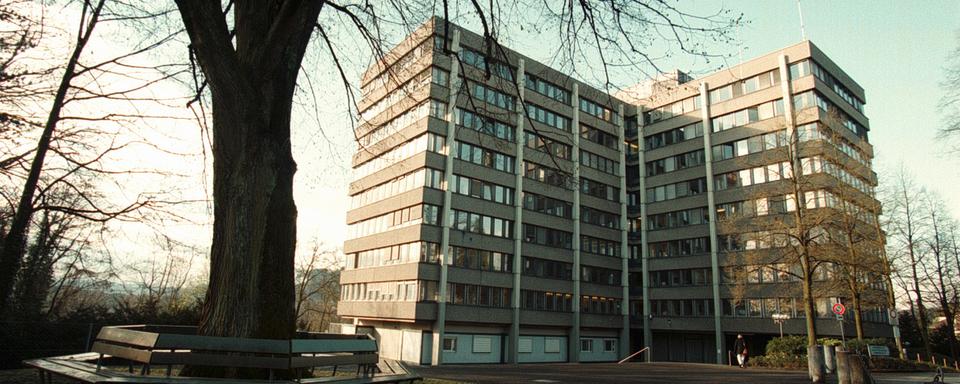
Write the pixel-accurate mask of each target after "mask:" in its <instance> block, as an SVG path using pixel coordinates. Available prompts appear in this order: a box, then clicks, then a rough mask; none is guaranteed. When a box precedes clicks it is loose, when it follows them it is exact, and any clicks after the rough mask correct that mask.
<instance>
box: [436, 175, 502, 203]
mask: <svg viewBox="0 0 960 384" xmlns="http://www.w3.org/2000/svg"><path fill="white" fill-rule="evenodd" d="M450 192H453V193H458V194H461V195H465V196H472V197H475V198H478V199H483V200H487V201H492V202H495V203H500V204H506V205H513V188H510V187H504V186H502V185H499V184H493V183H490V182H486V181H483V180H477V179H471V178H469V177H466V176H461V175H457V174H454V175H453V176H452V177H451V178H450Z"/></svg>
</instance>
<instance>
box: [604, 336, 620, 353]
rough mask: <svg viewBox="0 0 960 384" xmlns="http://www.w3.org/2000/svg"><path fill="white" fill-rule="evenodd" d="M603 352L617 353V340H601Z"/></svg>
mask: <svg viewBox="0 0 960 384" xmlns="http://www.w3.org/2000/svg"><path fill="white" fill-rule="evenodd" d="M603 351H604V352H616V351H617V340H615V339H604V340H603Z"/></svg>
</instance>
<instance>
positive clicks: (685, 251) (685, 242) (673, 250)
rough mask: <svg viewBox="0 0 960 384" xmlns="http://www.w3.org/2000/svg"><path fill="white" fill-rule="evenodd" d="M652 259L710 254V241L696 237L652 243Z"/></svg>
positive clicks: (650, 245)
mask: <svg viewBox="0 0 960 384" xmlns="http://www.w3.org/2000/svg"><path fill="white" fill-rule="evenodd" d="M649 247H650V257H658V258H661V257H680V256H693V255H701V254H704V253H709V252H710V239H709V238H707V237H695V238H692V239H677V240H669V241H660V242H652V243H650V244H649Z"/></svg>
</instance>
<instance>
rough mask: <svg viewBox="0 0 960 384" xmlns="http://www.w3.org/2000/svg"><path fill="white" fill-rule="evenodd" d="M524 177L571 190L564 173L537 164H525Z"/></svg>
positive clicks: (526, 162)
mask: <svg viewBox="0 0 960 384" xmlns="http://www.w3.org/2000/svg"><path fill="white" fill-rule="evenodd" d="M523 177H526V178H528V179H531V180H536V181H539V182H541V183H544V184H547V185H552V186H554V187H560V188H565V189H570V183H569V178H568V177H567V175H566V174H564V173H563V172H560V171H558V170H556V169H553V168H550V167H547V166H543V165H540V164H537V163H531V162H528V161H525V162H524V169H523Z"/></svg>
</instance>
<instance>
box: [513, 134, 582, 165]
mask: <svg viewBox="0 0 960 384" xmlns="http://www.w3.org/2000/svg"><path fill="white" fill-rule="evenodd" d="M524 145H526V147H527V148H531V149H535V150H537V151H540V152H543V153H546V154H549V155H552V156H556V157H559V158H561V159H567V160H569V159H570V157H571V156H572V154H573V147H571V146H569V145H567V144H564V143H560V142H557V141H556V140H553V139H548V138H546V137H544V136H541V135H538V134H536V133H533V132H530V131H524Z"/></svg>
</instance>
